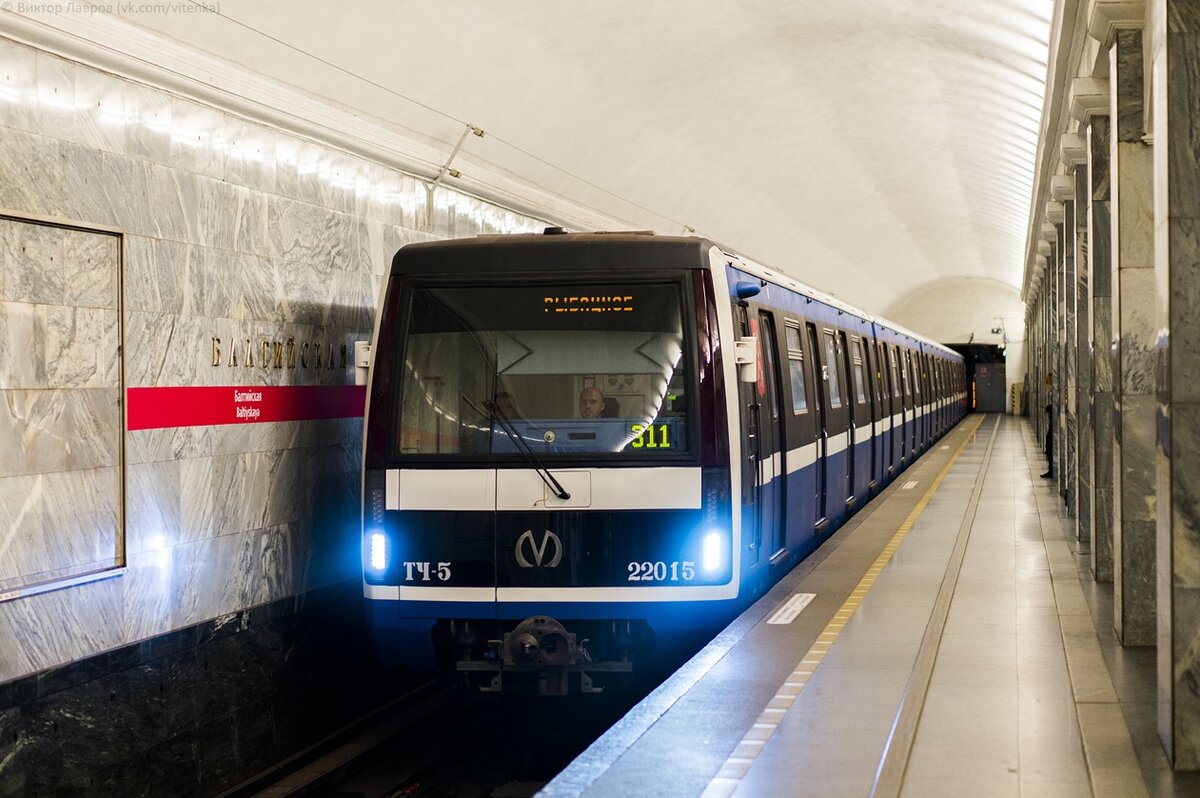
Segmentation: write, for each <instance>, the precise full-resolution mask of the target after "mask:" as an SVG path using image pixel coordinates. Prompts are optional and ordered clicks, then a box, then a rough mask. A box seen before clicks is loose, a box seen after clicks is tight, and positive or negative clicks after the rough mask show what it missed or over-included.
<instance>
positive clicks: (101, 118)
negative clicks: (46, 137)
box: [74, 68, 129, 155]
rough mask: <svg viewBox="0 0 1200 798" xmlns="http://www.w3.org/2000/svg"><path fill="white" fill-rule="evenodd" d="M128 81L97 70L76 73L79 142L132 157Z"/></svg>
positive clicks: (76, 135) (76, 126) (78, 70)
mask: <svg viewBox="0 0 1200 798" xmlns="http://www.w3.org/2000/svg"><path fill="white" fill-rule="evenodd" d="M128 93H129V84H128V82H127V81H124V80H121V79H120V78H118V77H115V76H113V75H110V74H108V73H107V72H100V71H97V70H94V69H84V68H79V69H76V71H75V137H74V139H75V141H76V143H78V144H82V145H83V146H85V147H88V148H91V149H93V150H106V151H108V152H112V153H116V154H117V155H126V154H128V151H129V147H128V137H129V124H128V119H127V117H126V111H125V108H126V102H125V98H126V95H127V94H128Z"/></svg>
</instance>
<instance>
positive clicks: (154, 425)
mask: <svg viewBox="0 0 1200 798" xmlns="http://www.w3.org/2000/svg"><path fill="white" fill-rule="evenodd" d="M125 393H126V398H127V417H128V419H129V429H131V430H138V429H164V428H167V427H206V426H214V425H217V424H261V423H264V422H268V421H313V420H315V419H322V418H354V417H357V416H362V414H363V408H364V407H365V406H366V396H367V389H366V387H365V386H363V385H257V386H249V385H225V386H220V387H208V386H205V387H198V386H179V387H168V388H129V389H128V390H127V391H126V392H125Z"/></svg>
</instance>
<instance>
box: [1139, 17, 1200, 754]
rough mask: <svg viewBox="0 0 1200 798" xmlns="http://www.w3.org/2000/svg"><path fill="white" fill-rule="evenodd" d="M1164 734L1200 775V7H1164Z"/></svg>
mask: <svg viewBox="0 0 1200 798" xmlns="http://www.w3.org/2000/svg"><path fill="white" fill-rule="evenodd" d="M1150 25H1151V34H1150V37H1151V38H1150V43H1151V47H1150V53H1151V56H1150V57H1151V63H1152V72H1151V74H1152V75H1153V76H1154V77H1153V85H1152V90H1151V97H1152V107H1153V133H1154V272H1155V278H1156V283H1157V295H1156V296H1157V303H1156V304H1157V310H1158V313H1157V320H1158V329H1159V330H1161V331H1163V332H1161V333H1160V334H1159V339H1158V347H1157V352H1158V374H1157V377H1158V379H1157V393H1158V397H1157V398H1158V413H1159V416H1158V446H1157V458H1158V585H1157V587H1158V695H1159V715H1158V717H1159V726H1158V729H1159V736H1160V737H1161V738H1162V740H1163V743H1164V745H1165V747H1166V749H1167V755H1168V756H1169V757H1170V759H1171V762H1172V764H1173V766H1174V767H1175V769H1176V770H1198V769H1200V348H1198V346H1197V345H1198V343H1200V313H1197V309H1198V306H1200V272H1198V271H1197V268H1196V264H1197V263H1198V262H1200V161H1198V160H1197V153H1198V152H1200V133H1198V130H1197V126H1196V121H1195V115H1196V108H1197V107H1198V106H1200V3H1197V2H1196V1H1195V0H1187V1H1186V2H1183V1H1182V0H1155V2H1154V3H1153V5H1152V12H1151V23H1150Z"/></svg>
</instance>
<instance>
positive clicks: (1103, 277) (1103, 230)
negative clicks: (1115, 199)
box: [1087, 116, 1113, 582]
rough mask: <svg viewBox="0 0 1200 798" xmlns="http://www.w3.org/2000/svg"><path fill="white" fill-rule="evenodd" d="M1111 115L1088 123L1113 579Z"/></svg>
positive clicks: (1100, 560)
mask: <svg viewBox="0 0 1200 798" xmlns="http://www.w3.org/2000/svg"><path fill="white" fill-rule="evenodd" d="M1110 128H1111V126H1110V124H1109V117H1107V116H1093V117H1092V118H1091V120H1090V122H1089V124H1088V127H1087V143H1088V185H1089V188H1090V191H1091V202H1090V203H1089V204H1088V231H1089V233H1090V236H1089V252H1088V275H1089V284H1090V286H1091V298H1090V301H1091V305H1090V308H1089V316H1090V317H1091V322H1092V323H1091V336H1090V338H1089V344H1088V348H1089V349H1090V350H1091V366H1092V390H1093V392H1092V414H1091V418H1092V447H1091V449H1092V458H1091V472H1092V485H1093V491H1092V502H1091V511H1092V517H1091V522H1092V576H1093V577H1095V579H1097V580H1098V581H1101V582H1111V581H1112V578H1113V561H1112V545H1113V543H1112V538H1113V509H1112V507H1113V375H1112V361H1111V359H1110V357H1109V348H1110V347H1109V343H1110V341H1111V340H1112V239H1111V237H1112V233H1111V227H1110V218H1111V217H1110V201H1109V190H1110V178H1109V146H1110V144H1109V131H1110Z"/></svg>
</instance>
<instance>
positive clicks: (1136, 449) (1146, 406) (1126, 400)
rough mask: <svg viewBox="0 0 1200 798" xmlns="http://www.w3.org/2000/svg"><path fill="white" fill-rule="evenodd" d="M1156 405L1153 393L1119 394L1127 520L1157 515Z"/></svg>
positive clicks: (1122, 471) (1123, 496) (1150, 517)
mask: <svg viewBox="0 0 1200 798" xmlns="http://www.w3.org/2000/svg"><path fill="white" fill-rule="evenodd" d="M1156 407H1157V399H1155V397H1154V396H1146V395H1133V394H1126V395H1124V396H1122V397H1121V418H1120V422H1121V493H1122V506H1121V509H1122V513H1123V515H1124V517H1125V518H1126V519H1128V520H1130V521H1150V520H1153V519H1154V518H1155V517H1156V515H1157V509H1156V504H1155V495H1156V488H1155V479H1156V477H1155V473H1154V469H1155V463H1154V452H1155V449H1156V448H1157V447H1156V445H1155V438H1156V435H1157V432H1156V429H1155V409H1156Z"/></svg>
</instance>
